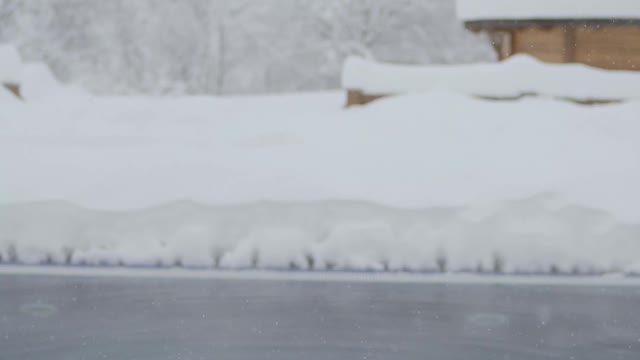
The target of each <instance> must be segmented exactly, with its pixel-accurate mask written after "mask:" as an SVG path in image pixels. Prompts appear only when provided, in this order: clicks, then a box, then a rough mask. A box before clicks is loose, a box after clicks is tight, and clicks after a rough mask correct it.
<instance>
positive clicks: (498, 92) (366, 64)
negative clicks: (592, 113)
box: [342, 55, 640, 101]
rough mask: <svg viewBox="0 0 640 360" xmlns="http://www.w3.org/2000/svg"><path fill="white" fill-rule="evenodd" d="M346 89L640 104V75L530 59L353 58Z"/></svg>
mask: <svg viewBox="0 0 640 360" xmlns="http://www.w3.org/2000/svg"><path fill="white" fill-rule="evenodd" d="M342 86H343V87H344V88H345V89H353V90H361V91H364V92H365V93H368V94H405V93H415V92H428V91H433V90H447V91H454V92H460V93H463V94H470V95H478V96H493V97H517V96H520V95H523V94H536V95H542V96H550V97H559V98H571V99H574V100H582V101H588V100H620V99H639V98H640V72H636V71H621V70H603V69H597V68H593V67H589V66H587V65H582V64H548V63H543V62H541V61H539V60H537V59H535V58H533V57H530V56H528V55H515V56H512V57H510V58H508V59H506V60H505V61H502V62H498V63H484V64H471V65H439V66H438V65H430V66H404V65H391V64H381V63H375V62H370V61H366V60H364V59H361V58H355V57H352V58H349V59H348V60H347V61H346V63H345V66H344V69H343V75H342Z"/></svg>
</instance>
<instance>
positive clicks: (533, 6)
mask: <svg viewBox="0 0 640 360" xmlns="http://www.w3.org/2000/svg"><path fill="white" fill-rule="evenodd" d="M457 12H458V18H459V19H461V20H464V21H483V20H559V19H640V0H457Z"/></svg>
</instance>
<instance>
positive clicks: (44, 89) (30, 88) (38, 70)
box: [20, 63, 88, 101]
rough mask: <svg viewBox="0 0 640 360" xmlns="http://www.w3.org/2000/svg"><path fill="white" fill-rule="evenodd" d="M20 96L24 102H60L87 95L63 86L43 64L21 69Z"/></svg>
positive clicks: (27, 65)
mask: <svg viewBox="0 0 640 360" xmlns="http://www.w3.org/2000/svg"><path fill="white" fill-rule="evenodd" d="M20 94H21V96H22V98H23V99H24V100H26V101H45V100H60V99H61V98H77V97H80V98H82V97H86V96H88V93H87V92H86V91H84V90H82V89H80V88H78V87H75V86H70V85H63V84H61V83H60V82H59V81H58V79H56V78H55V76H54V75H53V73H52V72H51V70H50V69H49V67H48V66H47V65H45V64H39V63H36V64H25V65H24V66H23V68H22V81H21V84H20Z"/></svg>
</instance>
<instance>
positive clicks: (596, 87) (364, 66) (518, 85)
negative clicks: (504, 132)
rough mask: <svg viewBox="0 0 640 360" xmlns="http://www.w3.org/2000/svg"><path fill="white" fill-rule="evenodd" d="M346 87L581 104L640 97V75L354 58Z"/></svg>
mask: <svg viewBox="0 0 640 360" xmlns="http://www.w3.org/2000/svg"><path fill="white" fill-rule="evenodd" d="M639 1H640V0H639ZM342 85H343V88H345V89H348V90H360V91H363V92H365V93H367V94H371V95H387V94H406V93H417V92H429V91H439V90H444V91H453V92H457V93H462V94H468V95H476V96H488V97H518V96H521V95H524V94H536V95H541V96H549V97H558V98H569V99H573V100H578V101H590V100H624V99H637V98H639V97H640V72H637V71H624V70H604V69H598V68H594V67H590V66H587V65H583V64H548V63H543V62H541V61H539V60H537V59H535V58H534V57H531V56H528V55H522V54H520V55H515V56H512V57H510V58H508V59H507V60H505V61H502V62H497V63H480V64H466V65H465V64H462V65H428V66H407V65H392V64H383V63H375V62H372V61H367V60H364V59H361V58H357V57H352V58H349V59H347V61H346V63H345V66H344V69H343V75H342Z"/></svg>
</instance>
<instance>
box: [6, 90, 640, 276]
mask: <svg viewBox="0 0 640 360" xmlns="http://www.w3.org/2000/svg"><path fill="white" fill-rule="evenodd" d="M79 99H80V98H74V97H71V96H67V97H63V98H53V99H52V100H51V101H48V100H46V99H45V100H42V101H39V102H26V103H23V102H13V103H3V104H2V106H0V174H2V176H1V177H0V199H1V202H2V203H3V204H5V205H2V206H1V207H0V254H2V259H3V261H5V262H6V261H11V260H20V261H22V262H25V263H39V262H54V263H65V262H69V263H73V264H127V265H160V264H162V265H174V264H181V265H183V266H220V267H226V268H244V267H253V266H257V267H263V268H310V267H313V268H314V269H327V268H329V269H331V268H334V269H354V270H358V269H379V270H383V269H406V270H437V269H447V270H452V271H456V270H465V269H470V270H483V271H493V270H494V269H497V270H503V271H507V272H519V271H521V272H538V271H541V272H550V271H551V272H553V271H573V270H579V271H581V272H591V271H592V272H598V271H604V270H610V271H613V270H616V271H617V270H627V271H634V269H636V271H637V269H638V264H639V263H640V205H639V204H640V188H639V187H638V186H637V184H638V183H640V142H638V141H637V139H638V134H640V122H638V117H639V115H640V103H639V102H628V103H623V104H616V105H607V106H596V107H592V106H579V105H575V104H572V103H565V102H559V101H553V100H547V99H526V100H521V101H517V102H490V101H481V100H476V99H473V98H470V97H467V96H464V95H458V94H453V93H443V92H435V93H425V94H420V95H411V96H402V97H395V98H389V99H384V100H381V101H379V102H377V103H374V104H372V105H371V106H368V107H364V108H354V109H344V108H343V107H342V105H343V100H344V99H343V94H342V93H339V92H335V93H315V94H306V95H287V96H265V97H236V98H204V97H202V98H135V97H134V98H91V97H84V98H82V100H79Z"/></svg>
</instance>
